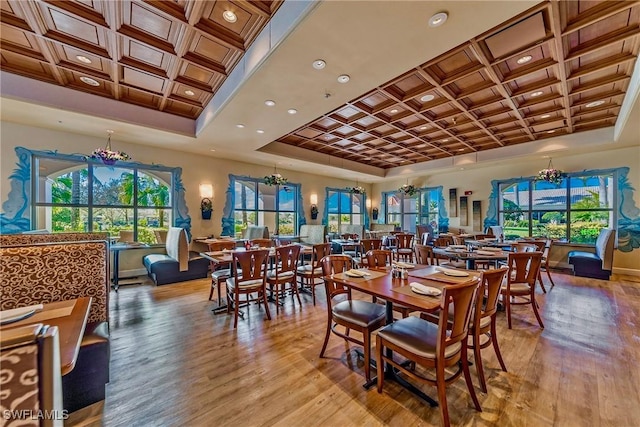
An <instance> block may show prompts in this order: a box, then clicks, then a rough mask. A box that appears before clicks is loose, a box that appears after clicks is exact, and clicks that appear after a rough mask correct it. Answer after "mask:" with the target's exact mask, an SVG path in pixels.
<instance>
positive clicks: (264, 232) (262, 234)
mask: <svg viewBox="0 0 640 427" xmlns="http://www.w3.org/2000/svg"><path fill="white" fill-rule="evenodd" d="M242 238H243V239H244V240H253V239H268V238H269V227H263V226H260V225H250V226H248V227H247V228H246V229H245V230H244V233H242Z"/></svg>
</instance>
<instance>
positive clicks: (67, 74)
mask: <svg viewBox="0 0 640 427" xmlns="http://www.w3.org/2000/svg"><path fill="white" fill-rule="evenodd" d="M281 4H282V1H281V0H276V1H249V2H245V1H212V2H201V1H198V0H178V1H173V2H169V1H157V0H148V1H142V0H121V1H112V0H85V1H53V0H43V1H37V2H36V1H34V2H26V1H15V0H2V1H1V2H0V5H1V8H0V13H1V18H2V29H1V30H2V31H1V34H0V38H1V40H2V44H1V51H2V55H3V69H4V70H5V71H7V72H11V73H16V74H20V75H23V76H27V77H31V78H36V79H40V80H46V81H48V82H51V83H55V84H58V85H62V86H67V87H70V88H72V89H76V90H80V91H84V92H89V93H98V94H100V95H102V96H110V97H114V98H117V99H119V100H120V101H124V102H131V103H133V104H136V105H141V106H145V107H147V108H151V109H155V110H160V111H166V112H167V113H170V114H176V115H179V116H185V117H189V118H191V119H196V118H197V117H198V115H199V114H200V113H201V112H202V110H203V108H202V107H203V106H204V105H206V103H207V102H209V100H210V99H211V98H212V97H213V95H214V93H215V92H216V91H217V90H218V89H219V87H220V86H221V85H222V83H223V82H224V80H225V78H226V76H227V75H228V73H229V72H230V71H231V70H232V69H233V67H234V66H235V65H236V64H237V63H238V61H239V60H240V58H241V57H242V55H243V54H244V52H245V50H246V48H247V47H249V46H250V45H251V43H252V42H253V41H254V40H255V38H256V37H257V35H258V34H259V32H260V31H261V30H262V29H263V28H264V26H265V25H267V24H268V22H269V20H270V19H271V17H272V16H273V14H274V13H275V12H276V11H277V10H278V8H279V7H280V5H281ZM229 9H232V10H233V11H234V12H235V13H236V16H237V21H236V23H233V24H230V23H228V22H226V21H225V20H224V19H223V17H222V13H223V12H224V11H226V10H229ZM15 55H20V56H22V58H20V59H19V58H18V57H16V56H15ZM79 56H80V57H83V60H86V61H90V62H83V60H80V59H78V57H79ZM34 59H35V60H37V61H40V62H34V61H33V60H34ZM115 70H118V72H119V74H120V75H119V77H116V76H113V75H112V74H113V73H114V71H115ZM76 74H77V78H76ZM83 75H84V76H86V77H91V78H94V79H96V80H98V83H99V86H96V87H94V86H90V85H89V84H86V83H83V82H82V81H80V80H79V77H82V76H83ZM120 84H122V85H123V88H122V90H120V88H118V85H120ZM187 91H190V92H193V93H194V94H193V95H188V94H187V93H186V92H187ZM113 94H118V96H117V97H116V96H115V95H113ZM121 95H122V96H121ZM169 100H170V102H169Z"/></svg>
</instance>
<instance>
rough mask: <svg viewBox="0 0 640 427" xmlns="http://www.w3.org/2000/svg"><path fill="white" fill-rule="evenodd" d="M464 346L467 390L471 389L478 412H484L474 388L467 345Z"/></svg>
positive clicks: (463, 358)
mask: <svg viewBox="0 0 640 427" xmlns="http://www.w3.org/2000/svg"><path fill="white" fill-rule="evenodd" d="M462 345H463V352H462V372H463V373H464V380H465V382H466V383H467V388H468V389H469V394H470V395H471V400H473V404H474V405H475V407H476V411H478V412H482V407H481V406H480V402H478V396H476V391H475V389H474V388H473V383H472V382H471V372H469V359H467V348H466V343H463V344H462ZM479 350H480V349H478V354H480V351H479ZM483 379H484V376H483Z"/></svg>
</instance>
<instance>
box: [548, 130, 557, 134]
mask: <svg viewBox="0 0 640 427" xmlns="http://www.w3.org/2000/svg"><path fill="white" fill-rule="evenodd" d="M554 132H555V130H548V131H547V133H554Z"/></svg>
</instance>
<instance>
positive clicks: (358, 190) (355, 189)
mask: <svg viewBox="0 0 640 427" xmlns="http://www.w3.org/2000/svg"><path fill="white" fill-rule="evenodd" d="M347 191H348V192H349V193H351V194H366V192H367V190H365V189H364V187H362V186H360V185H358V181H356V186H355V187H347Z"/></svg>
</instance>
